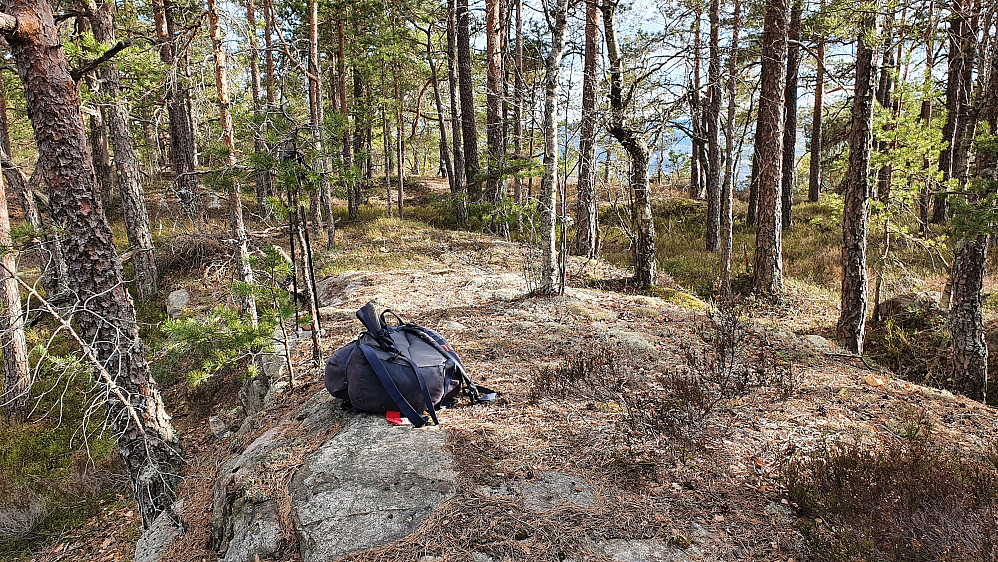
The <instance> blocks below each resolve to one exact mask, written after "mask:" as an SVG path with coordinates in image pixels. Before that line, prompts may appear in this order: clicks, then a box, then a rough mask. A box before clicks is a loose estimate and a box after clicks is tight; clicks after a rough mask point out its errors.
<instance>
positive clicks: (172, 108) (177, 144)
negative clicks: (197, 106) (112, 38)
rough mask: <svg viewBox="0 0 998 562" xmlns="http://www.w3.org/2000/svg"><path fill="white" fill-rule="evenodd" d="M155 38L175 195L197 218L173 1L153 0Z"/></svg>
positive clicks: (191, 140) (196, 192) (192, 148)
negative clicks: (176, 45) (161, 72)
mask: <svg viewBox="0 0 998 562" xmlns="http://www.w3.org/2000/svg"><path fill="white" fill-rule="evenodd" d="M152 7H153V19H154V22H155V26H156V38H157V39H158V40H159V58H160V61H162V63H163V64H165V65H166V67H167V68H166V72H165V74H164V76H163V97H164V98H165V100H166V110H167V113H168V114H169V117H170V159H171V163H172V165H173V173H174V174H175V175H176V179H175V180H174V184H175V186H176V191H177V197H178V198H179V199H180V203H181V205H182V206H183V208H184V212H185V213H187V214H188V216H190V217H192V218H194V219H195V220H198V221H200V215H201V203H200V201H199V200H198V197H199V196H200V193H199V189H200V188H199V182H198V178H197V175H196V173H195V172H196V171H197V164H196V158H195V150H196V147H195V145H194V143H195V140H194V124H193V122H192V121H191V113H190V110H189V108H188V107H187V96H186V94H185V93H184V91H183V89H182V88H181V79H180V69H179V67H178V64H177V63H178V61H177V58H176V51H175V40H176V34H175V31H174V29H173V28H174V23H173V4H172V2H169V1H168V0H152Z"/></svg>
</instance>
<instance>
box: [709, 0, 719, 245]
mask: <svg viewBox="0 0 998 562" xmlns="http://www.w3.org/2000/svg"><path fill="white" fill-rule="evenodd" d="M720 42H721V0H710V46H709V48H710V61H709V63H708V65H707V81H708V82H709V84H708V85H707V112H706V115H705V119H706V121H707V127H706V128H707V234H706V241H705V247H706V250H707V251H708V252H716V251H717V249H718V247H719V246H720V242H721V131H720V129H721V123H720V121H721V48H720Z"/></svg>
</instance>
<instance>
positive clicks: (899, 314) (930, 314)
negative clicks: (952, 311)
mask: <svg viewBox="0 0 998 562" xmlns="http://www.w3.org/2000/svg"><path fill="white" fill-rule="evenodd" d="M940 296H941V294H940V293H938V292H935V291H924V292H920V293H905V294H903V295H898V296H896V297H892V298H890V299H887V300H885V301H884V302H882V303H880V304H879V305H878V306H877V307H876V308H875V309H874V310H873V322H874V323H878V322H884V321H886V320H888V319H889V320H892V321H893V322H894V323H895V324H896V325H898V326H901V327H903V328H912V329H922V328H924V327H925V326H926V325H928V324H931V323H932V322H933V321H934V320H938V319H944V318H946V314H947V313H946V310H944V309H943V308H942V307H941V306H939V299H940Z"/></svg>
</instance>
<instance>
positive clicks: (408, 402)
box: [324, 303, 499, 427]
mask: <svg viewBox="0 0 998 562" xmlns="http://www.w3.org/2000/svg"><path fill="white" fill-rule="evenodd" d="M386 315H391V316H394V317H395V320H396V325H395V326H391V325H389V324H388V322H387V320H386V318H385V317H386ZM357 318H358V319H359V320H360V321H361V323H362V324H363V325H364V328H365V329H366V330H365V331H364V332H362V333H361V335H360V336H359V337H358V338H357V339H356V340H354V341H352V342H350V343H348V344H347V345H345V346H343V347H341V348H339V349H337V350H336V351H335V352H333V354H332V355H331V356H330V357H329V359H328V360H327V361H326V369H325V376H324V382H325V384H326V390H327V391H329V393H330V394H332V395H333V396H334V397H335V398H339V399H341V400H344V401H345V403H344V407H345V408H352V409H355V410H360V411H362V412H370V413H374V414H387V413H388V412H393V411H397V412H400V413H401V415H403V416H405V417H406V418H407V419H408V420H409V422H410V423H412V425H413V426H415V427H421V426H423V425H426V424H427V423H430V422H431V420H432V423H433V424H437V423H438V422H437V414H436V409H437V408H440V407H448V406H452V405H453V404H455V403H456V402H457V400H458V398H459V396H460V394H461V393H462V392H463V393H464V394H465V395H467V396H468V397H469V398H470V399H471V401H472V403H485V402H491V401H493V400H495V399H496V398H498V397H499V393H498V392H496V391H494V390H490V389H488V388H485V387H480V386H478V385H476V384H475V383H474V382H472V380H471V378H470V377H469V376H468V373H467V371H465V369H464V365H463V364H462V363H461V359H460V358H459V357H458V356H457V353H455V352H454V349H453V348H451V346H450V344H448V343H447V340H445V339H444V338H443V337H441V336H440V335H439V334H437V333H436V332H434V331H433V330H431V329H429V328H425V327H423V326H419V325H417V324H413V323H410V322H405V321H404V320H402V318H401V317H400V316H399V315H398V314H395V312H393V311H391V310H385V311H384V312H382V313H381V315H380V316H379V315H378V314H377V311H376V310H375V308H374V304H373V303H367V304H366V305H364V307H363V308H361V309H360V310H358V311H357ZM424 413H428V414H429V417H427V416H426V415H424Z"/></svg>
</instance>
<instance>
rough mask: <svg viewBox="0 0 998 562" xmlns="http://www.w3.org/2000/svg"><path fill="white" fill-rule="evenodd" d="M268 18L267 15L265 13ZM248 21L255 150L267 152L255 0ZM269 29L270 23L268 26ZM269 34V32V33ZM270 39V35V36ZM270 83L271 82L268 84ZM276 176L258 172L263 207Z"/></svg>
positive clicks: (258, 199) (248, 9) (258, 193)
mask: <svg viewBox="0 0 998 562" xmlns="http://www.w3.org/2000/svg"><path fill="white" fill-rule="evenodd" d="M264 17H265V18H266V17H267V16H266V15H264ZM246 23H247V25H248V26H249V35H248V38H249V67H250V68H249V70H250V95H251V96H252V100H253V116H254V118H255V119H254V121H255V123H254V124H253V151H254V152H256V153H257V154H266V153H267V152H268V150H267V143H266V141H264V139H263V130H264V122H263V119H264V113H263V93H262V88H261V82H260V49H259V47H258V45H257V38H256V33H257V29H256V4H255V2H254V0H246ZM268 24H269V20H268ZM267 29H268V30H269V25H268V26H267ZM268 36H269V33H268ZM268 40H269V37H268ZM267 51H268V53H267V54H268V55H269V56H270V57H271V58H270V62H271V63H272V62H273V55H272V54H270V52H269V51H270V47H269V45H268V47H267ZM267 72H268V76H267V80H268V82H269V81H270V79H271V78H270V76H269V73H270V69H269V68H268V71H267ZM268 85H269V84H268ZM273 183H274V178H273V175H272V173H271V171H270V170H269V169H265V168H261V169H259V170H257V172H256V202H257V204H258V205H260V206H261V207H263V206H264V205H265V204H266V202H267V198H268V197H270V196H271V195H273V194H274V185H273Z"/></svg>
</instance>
